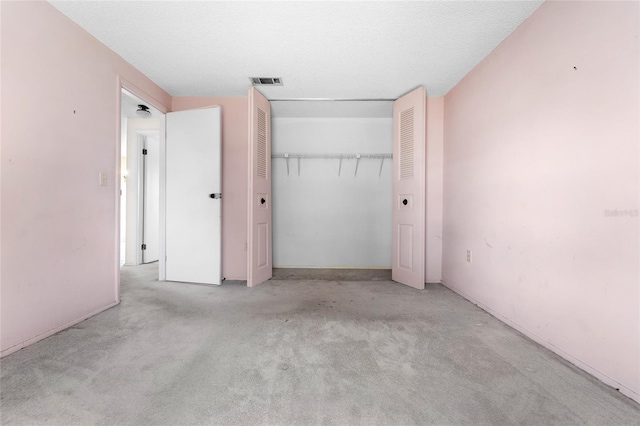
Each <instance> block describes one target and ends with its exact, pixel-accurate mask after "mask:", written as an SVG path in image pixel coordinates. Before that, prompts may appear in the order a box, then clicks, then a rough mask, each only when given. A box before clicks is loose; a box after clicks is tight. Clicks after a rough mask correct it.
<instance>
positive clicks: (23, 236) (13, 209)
mask: <svg viewBox="0 0 640 426" xmlns="http://www.w3.org/2000/svg"><path fill="white" fill-rule="evenodd" d="M0 7H1V8H2V13H1V20H2V21H1V28H2V46H1V48H2V64H1V67H2V69H1V72H2V92H1V102H2V105H3V107H4V108H3V111H2V130H1V163H0V164H1V172H0V175H1V183H2V186H1V188H0V197H1V199H2V206H1V219H0V232H1V234H2V241H1V250H2V264H1V273H0V280H1V287H0V297H1V302H0V307H1V316H0V321H1V324H0V349H1V351H2V354H3V355H6V354H8V353H10V352H13V351H15V350H17V349H20V348H21V347H23V346H25V345H26V344H29V343H32V342H33V341H36V340H39V339H41V338H44V337H46V336H47V335H49V334H51V333H53V332H55V331H58V330H60V329H63V328H65V327H66V326H69V325H71V324H73V323H75V322H77V321H79V320H81V319H83V318H85V317H87V316H89V315H91V314H93V313H96V312H98V311H101V310H103V309H105V308H107V307H109V306H112V305H113V304H115V303H116V302H117V300H116V288H117V282H118V278H119V277H118V270H117V267H116V265H117V260H116V252H117V245H116V242H117V241H118V239H119V238H118V235H117V229H116V227H117V223H116V208H117V205H116V202H117V198H116V188H117V187H116V184H117V180H116V179H115V178H116V170H117V167H118V163H119V157H118V156H117V155H118V150H119V138H120V129H119V128H118V127H117V122H118V114H119V104H118V99H119V98H118V96H119V88H118V76H122V77H124V78H125V79H126V80H127V81H129V82H131V83H132V84H134V85H135V86H137V87H138V88H139V89H141V90H143V91H144V92H146V93H147V94H149V95H150V96H151V97H153V98H154V99H155V101H156V103H157V104H158V105H160V106H165V107H169V106H170V102H171V98H170V96H169V95H168V94H167V93H166V92H164V91H163V90H162V89H160V88H159V87H158V86H156V85H155V84H153V83H152V82H151V81H150V80H149V79H147V78H146V77H145V76H144V75H142V74H141V73H140V72H138V71H137V70H136V69H134V68H133V67H131V66H130V65H129V64H127V63H126V62H125V61H123V60H122V59H121V58H120V57H118V56H117V55H116V54H115V53H113V52H112V51H111V50H109V49H108V48H106V47H105V46H104V45H103V44H101V43H100V42H98V41H97V40H95V39H94V38H93V37H91V36H90V35H89V34H87V33H86V32H85V31H84V30H83V29H81V28H80V27H79V26H77V25H76V24H74V23H72V22H71V21H70V20H69V19H68V18H66V17H65V16H64V15H62V14H61V13H60V12H58V11H57V10H56V9H54V8H53V7H52V6H51V5H50V4H48V3H46V2H1V5H0ZM100 171H105V172H107V174H108V185H107V186H98V173H99V172H100Z"/></svg>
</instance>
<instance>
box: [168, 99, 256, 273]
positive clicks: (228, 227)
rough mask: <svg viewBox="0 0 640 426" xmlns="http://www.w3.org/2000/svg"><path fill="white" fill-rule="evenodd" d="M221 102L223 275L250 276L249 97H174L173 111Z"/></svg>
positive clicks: (219, 103)
mask: <svg viewBox="0 0 640 426" xmlns="http://www.w3.org/2000/svg"><path fill="white" fill-rule="evenodd" d="M212 105H220V107H221V113H222V276H223V277H224V278H226V279H228V280H246V279H247V252H246V249H245V245H246V242H247V176H248V172H247V161H248V159H249V157H248V155H249V153H248V148H249V127H248V126H249V122H248V120H249V118H248V113H249V105H248V99H247V98H211V97H174V98H173V106H172V110H173V111H182V110H185V109H194V108H203V107H207V106H212Z"/></svg>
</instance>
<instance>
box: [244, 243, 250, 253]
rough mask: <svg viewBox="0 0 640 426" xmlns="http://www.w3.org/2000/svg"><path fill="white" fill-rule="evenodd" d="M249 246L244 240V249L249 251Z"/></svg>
mask: <svg viewBox="0 0 640 426" xmlns="http://www.w3.org/2000/svg"><path fill="white" fill-rule="evenodd" d="M248 248H249V245H248V244H247V242H246V241H245V242H244V251H247V249H248Z"/></svg>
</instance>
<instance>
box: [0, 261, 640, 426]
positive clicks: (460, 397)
mask: <svg viewBox="0 0 640 426" xmlns="http://www.w3.org/2000/svg"><path fill="white" fill-rule="evenodd" d="M156 277H157V266H156V265H145V266H141V267H127V268H124V269H123V274H122V303H121V304H120V305H119V306H117V307H115V308H112V309H110V310H108V311H105V312H103V313H101V314H99V315H97V316H95V317H93V318H90V319H89V320H87V321H84V322H82V323H80V324H78V325H76V326H75V327H72V328H70V329H68V330H66V331H63V332H61V333H58V334H57V335H54V336H52V337H50V338H48V339H45V340H44V341H41V342H39V343H36V344H34V345H32V346H30V347H27V348H25V349H23V350H21V351H18V352H16V353H14V354H12V355H9V356H7V357H5V358H4V359H2V360H1V362H0V365H1V368H2V377H1V390H0V392H1V400H0V408H1V420H2V424H6V425H10V424H18V425H33V424H50V425H70V424H83V425H85V424H99V425H120V424H133V425H138V424H140V425H143V424H144V425H178V424H180V425H183V424H224V425H226V424H229V425H252V424H274V425H276V424H277V425H285V424H297V425H302V424H304V425H306V424H316V425H320V424H322V425H346V424H354V425H372V424H388V425H404V424H438V425H450V424H473V425H477V424H494V425H508V424H518V425H560V424H562V425H567V424H592V425H623V424H628V425H632V424H633V425H638V422H639V419H640V408H639V406H638V405H637V404H636V403H634V402H633V401H631V400H630V399H628V398H626V397H624V396H622V395H621V394H619V393H618V392H616V391H615V390H613V389H611V388H609V387H607V386H605V385H604V384H602V383H600V382H599V381H598V380H596V379H595V378H593V377H591V376H589V375H588V374H586V373H584V372H582V371H581V370H579V369H577V368H575V367H573V366H572V365H570V364H568V363H567V362H565V361H563V360H562V359H560V358H559V357H557V356H556V355H554V354H553V353H551V352H550V351H548V350H546V349H544V348H542V347H541V346H539V345H538V344H536V343H534V342H532V341H531V340H529V339H527V338H525V337H524V336H522V335H521V334H520V333H518V332H516V331H514V330H513V329H511V328H509V327H508V326H506V325H504V324H503V323H501V322H499V321H498V320H496V319H494V318H493V317H491V316H490V315H488V314H487V313H485V312H484V311H482V310H480V309H478V308H477V307H475V306H474V305H472V304H471V303H469V302H467V301H465V300H464V299H463V298H461V297H460V296H458V295H456V294H454V293H452V292H451V291H449V290H447V289H446V288H444V287H442V286H440V285H429V286H427V288H426V289H425V290H422V291H420V290H414V289H412V288H409V287H406V286H403V285H400V284H396V283H393V282H390V281H385V280H372V281H319V280H315V281H314V280H296V279H291V276H289V279H283V280H272V281H269V282H267V283H265V284H262V285H260V286H258V287H255V288H251V289H250V288H247V287H246V286H244V283H240V282H225V284H224V285H222V286H220V287H206V286H198V285H189V284H182V283H165V282H162V283H161V282H158V281H157V279H156Z"/></svg>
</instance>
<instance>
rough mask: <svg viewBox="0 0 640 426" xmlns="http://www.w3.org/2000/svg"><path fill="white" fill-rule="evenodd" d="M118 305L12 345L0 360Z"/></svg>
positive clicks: (1, 355)
mask: <svg viewBox="0 0 640 426" xmlns="http://www.w3.org/2000/svg"><path fill="white" fill-rule="evenodd" d="M119 303H120V302H111V303H109V304H108V305H107V306H104V307H102V308H100V309H98V310H96V311H93V312H90V313H88V314H86V315H83V316H81V317H80V318H78V319H75V320H72V321H69V322H67V323H64V324H62V325H61V326H59V327H56V328H52V329H51V330H49V331H45V332H44V333H42V334H38V335H37V336H35V337H32V338H30V339H27V340H25V341H24V342H21V343H18V344H17V345H13V346H11V347H10V348H7V349H5V350H3V351H2V352H0V358H2V357H5V356H7V355H9V354H12V353H14V352H17V351H19V350H20V349H22V348H25V347H27V346H29V345H32V344H34V343H36V342H38V341H40V340H42V339H46V338H47V337H50V336H52V335H54V334H56V333H59V332H61V331H62V330H64V329H67V328H69V327H72V326H74V325H76V324H78V323H80V322H82V321H84V320H86V319H88V318H91V317H92V316H94V315H97V314H99V313H100V312H104V311H106V310H107V309H110V308H113V307H114V306H116V305H118V304H119Z"/></svg>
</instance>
